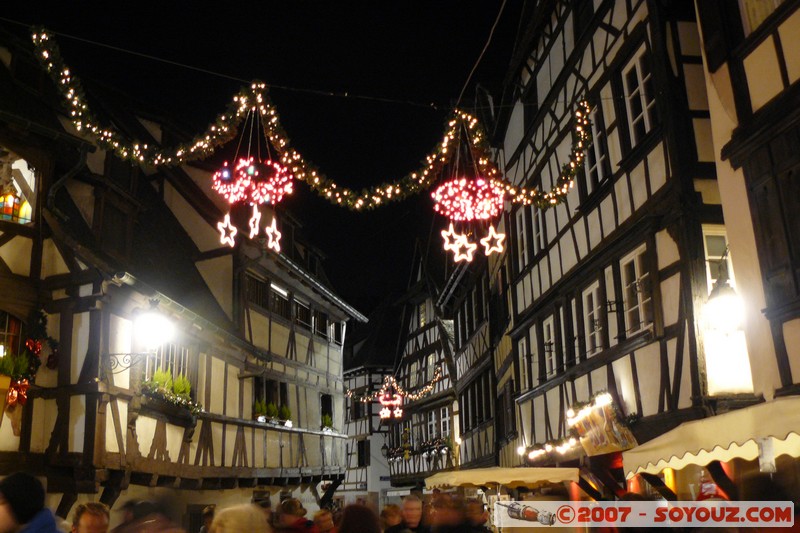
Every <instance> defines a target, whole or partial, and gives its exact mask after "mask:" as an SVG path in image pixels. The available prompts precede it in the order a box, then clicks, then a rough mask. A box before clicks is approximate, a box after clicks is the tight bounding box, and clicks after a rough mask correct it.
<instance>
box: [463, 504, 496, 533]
mask: <svg viewBox="0 0 800 533" xmlns="http://www.w3.org/2000/svg"><path fill="white" fill-rule="evenodd" d="M466 515H467V526H468V527H469V531H471V532H472V533H489V532H490V531H491V530H490V529H489V528H488V527H487V526H486V523H487V522H488V521H489V510H488V509H487V508H486V505H485V504H484V503H483V502H482V501H480V500H478V499H475V498H472V499H470V500H467V506H466Z"/></svg>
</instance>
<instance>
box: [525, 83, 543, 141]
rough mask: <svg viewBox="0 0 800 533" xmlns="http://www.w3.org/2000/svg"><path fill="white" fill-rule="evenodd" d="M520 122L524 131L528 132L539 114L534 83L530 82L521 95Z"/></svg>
mask: <svg viewBox="0 0 800 533" xmlns="http://www.w3.org/2000/svg"><path fill="white" fill-rule="evenodd" d="M521 101H522V121H523V127H524V128H525V131H528V130H529V129H530V128H531V126H532V125H533V121H534V120H535V119H536V115H537V114H539V94H538V92H537V90H536V83H535V81H534V80H531V82H530V83H528V87H527V88H525V89H524V91H523V93H522V98H521Z"/></svg>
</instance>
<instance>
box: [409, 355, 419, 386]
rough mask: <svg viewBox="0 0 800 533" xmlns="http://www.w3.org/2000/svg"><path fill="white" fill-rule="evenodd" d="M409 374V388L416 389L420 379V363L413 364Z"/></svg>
mask: <svg viewBox="0 0 800 533" xmlns="http://www.w3.org/2000/svg"><path fill="white" fill-rule="evenodd" d="M409 372H410V374H409V376H408V386H409V387H416V386H417V380H418V378H419V363H417V362H416V361H414V362H413V363H411V369H410V371H409Z"/></svg>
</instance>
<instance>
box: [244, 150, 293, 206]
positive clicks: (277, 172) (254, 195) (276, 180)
mask: <svg viewBox="0 0 800 533" xmlns="http://www.w3.org/2000/svg"><path fill="white" fill-rule="evenodd" d="M253 165H254V167H255V177H254V178H253V181H252V183H251V185H250V201H251V202H252V203H254V204H256V205H258V204H277V203H278V202H280V201H281V200H283V196H284V195H286V194H292V175H291V174H290V173H289V170H288V169H287V168H286V167H284V166H282V165H280V164H279V163H278V162H276V161H270V160H267V161H264V162H260V163H254V164H253Z"/></svg>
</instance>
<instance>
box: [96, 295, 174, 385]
mask: <svg viewBox="0 0 800 533" xmlns="http://www.w3.org/2000/svg"><path fill="white" fill-rule="evenodd" d="M157 306H158V300H151V301H150V309H148V310H147V311H143V312H140V313H139V314H138V315H137V316H136V318H134V320H133V334H134V339H135V342H136V343H137V346H141V347H142V348H143V351H141V352H130V353H129V352H121V353H120V352H118V353H110V354H108V355H109V365H110V367H111V372H112V373H113V374H117V373H119V372H123V371H125V370H127V369H129V368H130V367H131V366H132V365H133V364H134V363H135V362H136V361H138V360H139V359H140V358H141V357H146V356H148V355H153V354H155V353H156V351H157V350H158V347H159V346H161V345H163V344H164V343H166V342H169V341H170V340H172V338H173V337H174V336H175V326H174V324H173V323H172V321H171V320H169V319H168V318H167V317H166V316H164V314H163V313H159V312H158V311H157V310H156V307H157Z"/></svg>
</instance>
